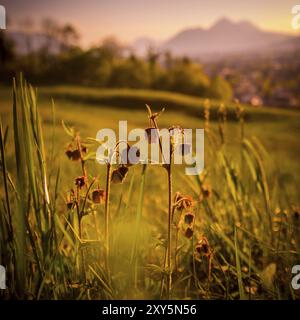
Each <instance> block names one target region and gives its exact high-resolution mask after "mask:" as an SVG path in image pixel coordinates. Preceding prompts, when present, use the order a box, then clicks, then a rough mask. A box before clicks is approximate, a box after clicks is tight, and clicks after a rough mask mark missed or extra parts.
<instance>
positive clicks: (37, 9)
mask: <svg viewBox="0 0 300 320" xmlns="http://www.w3.org/2000/svg"><path fill="white" fill-rule="evenodd" d="M297 2H298V3H299V2H300V1H297V0H251V1H244V0H243V1H242V0H151V1H150V0H149V1H147V0H146V1H142V0H106V1H104V0H85V1H83V0H51V1H50V0H49V1H48V0H0V4H2V5H4V6H5V7H6V10H7V15H8V16H9V17H10V20H11V21H12V22H13V23H15V24H16V21H18V20H20V19H24V18H27V17H30V18H33V19H35V20H36V21H37V22H38V21H39V20H41V19H42V18H44V17H51V18H54V19H56V20H57V21H59V22H61V23H65V22H70V23H72V24H74V25H75V26H76V27H77V29H78V30H79V32H80V34H81V36H82V43H83V44H84V45H89V44H92V43H97V42H99V41H100V40H101V39H103V38H104V37H106V36H110V35H114V36H116V37H117V38H119V39H120V40H122V41H125V42H129V41H132V40H134V39H136V38H139V37H144V36H148V37H151V38H154V39H156V40H163V39H166V38H168V37H170V36H172V35H174V34H175V33H176V32H178V31H181V30H182V29H186V28H189V27H200V26H201V27H205V28H207V27H209V26H210V25H212V24H213V23H214V22H215V21H216V20H218V19H219V18H221V17H227V18H229V19H232V20H233V21H238V20H249V21H251V22H253V23H254V24H256V25H257V26H259V27H261V28H262V29H266V30H274V31H282V32H293V30H292V29H291V17H292V14H291V9H292V7H293V6H294V5H295V4H297ZM12 25H13V24H12Z"/></svg>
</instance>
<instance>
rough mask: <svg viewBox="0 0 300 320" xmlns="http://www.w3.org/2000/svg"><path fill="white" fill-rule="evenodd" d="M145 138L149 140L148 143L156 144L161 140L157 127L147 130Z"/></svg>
mask: <svg viewBox="0 0 300 320" xmlns="http://www.w3.org/2000/svg"><path fill="white" fill-rule="evenodd" d="M145 136H146V139H148V143H156V142H158V140H159V133H158V129H156V128H155V127H149V128H146V129H145Z"/></svg>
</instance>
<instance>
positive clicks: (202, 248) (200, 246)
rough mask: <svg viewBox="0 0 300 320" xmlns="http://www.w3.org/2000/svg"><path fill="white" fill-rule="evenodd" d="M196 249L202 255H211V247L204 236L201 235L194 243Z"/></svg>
mask: <svg viewBox="0 0 300 320" xmlns="http://www.w3.org/2000/svg"><path fill="white" fill-rule="evenodd" d="M196 251H197V252H198V253H199V254H202V255H204V256H207V257H208V256H210V255H211V249H210V245H209V242H208V240H207V238H206V237H204V236H202V237H201V238H200V239H199V241H198V242H197V244H196Z"/></svg>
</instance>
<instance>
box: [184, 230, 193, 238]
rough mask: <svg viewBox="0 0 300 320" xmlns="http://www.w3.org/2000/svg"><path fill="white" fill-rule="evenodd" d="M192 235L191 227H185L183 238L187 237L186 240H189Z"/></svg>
mask: <svg viewBox="0 0 300 320" xmlns="http://www.w3.org/2000/svg"><path fill="white" fill-rule="evenodd" d="M193 234H194V231H193V229H192V228H191V227H187V228H186V230H185V232H184V235H185V237H187V238H188V239H191V237H192V236H193Z"/></svg>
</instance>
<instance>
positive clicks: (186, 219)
mask: <svg viewBox="0 0 300 320" xmlns="http://www.w3.org/2000/svg"><path fill="white" fill-rule="evenodd" d="M194 218H195V215H194V214H193V213H192V212H187V213H186V214H185V215H184V222H185V223H186V224H192V223H193V222H194Z"/></svg>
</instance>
